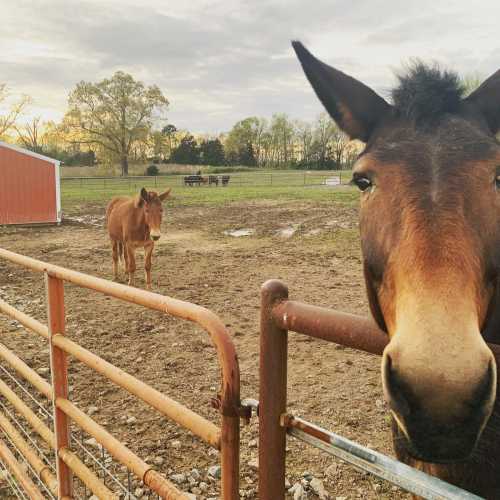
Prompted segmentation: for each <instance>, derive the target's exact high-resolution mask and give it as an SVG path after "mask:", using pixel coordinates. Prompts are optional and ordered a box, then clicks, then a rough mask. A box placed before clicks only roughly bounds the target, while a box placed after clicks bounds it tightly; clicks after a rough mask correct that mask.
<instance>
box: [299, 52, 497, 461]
mask: <svg viewBox="0 0 500 500" xmlns="http://www.w3.org/2000/svg"><path fill="white" fill-rule="evenodd" d="M294 48H295V50H296V52H297V55H298V57H299V59H300V61H301V63H302V66H303V68H304V71H305V73H306V75H307V77H308V79H309V81H310V82H311V84H312V86H313V88H314V90H315V91H316V93H317V95H318V97H319V98H320V100H321V101H322V103H323V104H324V105H325V107H326V108H327V110H328V111H329V113H330V115H331V116H332V118H333V119H334V120H335V121H336V122H337V124H338V125H339V126H340V127H341V128H342V129H343V130H344V131H345V132H346V133H347V134H348V135H349V136H350V137H351V138H356V139H359V140H361V141H363V142H365V143H366V147H365V149H364V151H363V152H362V154H361V155H360V156H359V158H358V160H357V162H356V164H355V166H354V169H353V182H354V184H356V185H357V186H358V187H359V189H360V190H361V191H362V193H361V218H360V231H361V245H362V252H363V259H364V274H365V281H366V287H367V290H368V298H369V302H370V307H371V310H372V313H373V315H374V317H375V320H376V321H377V323H378V324H379V326H380V327H381V328H382V329H384V330H385V331H386V332H387V334H388V335H389V338H390V342H389V344H388V346H387V348H386V349H385V352H384V355H383V360H382V381H383V387H384V392H385V396H386V399H387V400H388V403H389V405H390V408H391V411H392V413H393V415H394V417H395V420H396V422H397V424H398V427H399V430H400V431H401V434H402V438H401V439H402V440H403V441H404V445H405V447H406V449H407V451H408V452H409V453H410V454H412V455H413V456H415V457H416V458H420V459H423V460H426V461H431V462H446V461H456V460H461V459H464V458H466V457H467V456H469V455H470V453H471V452H472V451H473V449H474V447H475V444H476V443H477V440H478V438H479V436H480V434H481V431H482V429H483V428H484V426H485V425H486V422H487V420H488V418H489V416H490V414H491V411H492V408H493V404H494V401H495V392H496V364H495V360H494V357H493V356H492V353H491V351H490V349H489V348H488V346H487V344H486V342H485V340H484V336H485V335H487V334H486V333H485V332H487V331H491V330H495V328H497V330H496V332H498V333H497V335H498V334H500V323H498V322H497V319H496V318H495V317H494V316H495V314H494V311H495V309H497V310H498V308H499V307H500V304H499V305H495V300H496V291H497V284H498V283H499V270H500V224H499V223H500V221H499V215H500V146H499V144H498V142H497V141H496V140H495V134H496V133H497V132H498V131H499V128H500V71H498V72H497V73H495V74H494V75H493V76H492V77H490V78H489V79H488V80H487V81H486V82H484V83H483V84H482V85H481V86H480V87H479V88H478V89H477V90H476V91H474V92H473V93H472V94H471V95H470V96H469V97H467V98H465V99H464V98H462V91H461V85H460V80H459V79H458V77H457V76H456V75H454V74H452V73H447V72H445V73H442V72H440V71H439V70H438V69H437V68H435V67H434V68H429V67H426V66H424V65H421V64H416V65H414V66H413V67H412V68H411V69H410V71H409V73H408V75H406V76H401V77H400V85H399V87H398V88H397V89H396V90H394V91H393V93H392V98H393V104H392V105H390V104H388V103H387V102H386V101H385V100H384V99H382V98H381V97H380V96H378V95H377V94H376V93H375V92H374V91H373V90H371V89H370V88H368V87H366V86H365V85H364V84H362V83H361V82H359V81H357V80H355V79H353V78H351V77H349V76H347V75H345V74H344V73H341V72H340V71H337V70H336V69H334V68H331V67H329V66H327V65H326V64H324V63H322V62H321V61H319V60H317V59H316V58H314V57H313V56H312V55H311V54H310V53H309V52H308V51H307V50H306V49H305V48H304V47H303V46H302V45H301V44H299V43H294ZM494 323H495V324H494ZM488 335H489V333H488Z"/></svg>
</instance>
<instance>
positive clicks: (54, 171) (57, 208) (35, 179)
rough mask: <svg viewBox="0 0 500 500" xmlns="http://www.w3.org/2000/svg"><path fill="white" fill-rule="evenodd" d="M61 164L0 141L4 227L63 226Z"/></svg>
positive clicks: (0, 204) (0, 210) (1, 219)
mask: <svg viewBox="0 0 500 500" xmlns="http://www.w3.org/2000/svg"><path fill="white" fill-rule="evenodd" d="M61 215H62V214H61V184H60V176H59V161H58V160H54V159H52V158H49V157H47V156H43V155H39V154H37V153H33V152H32V151H28V150H27V149H22V148H18V147H17V146H13V145H11V144H7V143H5V142H1V141H0V224H36V223H58V222H61Z"/></svg>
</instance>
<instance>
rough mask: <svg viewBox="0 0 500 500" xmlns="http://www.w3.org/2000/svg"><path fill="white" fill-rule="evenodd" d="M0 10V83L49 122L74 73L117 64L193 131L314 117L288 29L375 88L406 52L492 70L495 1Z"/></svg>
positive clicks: (57, 114) (98, 72)
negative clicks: (158, 93) (279, 116)
mask: <svg viewBox="0 0 500 500" xmlns="http://www.w3.org/2000/svg"><path fill="white" fill-rule="evenodd" d="M479 5H480V8H479ZM0 18H1V20H2V23H1V29H0V83H6V84H7V85H8V86H9V88H10V89H11V92H12V96H13V97H15V96H16V95H20V94H28V95H30V96H31V97H32V98H33V104H32V106H31V108H30V109H29V110H28V112H27V114H26V115H25V117H24V118H25V119H29V118H30V117H33V116H41V117H42V119H44V120H48V119H53V120H59V119H60V118H61V117H62V116H63V113H64V111H65V109H66V106H67V98H68V94H69V92H70V91H71V90H72V89H73V88H74V87H75V85H76V83H78V82H79V81H81V80H85V81H91V82H97V81H99V80H102V79H103V78H107V77H110V76H111V75H112V74H113V73H114V72H115V71H117V70H123V71H126V72H128V73H130V74H132V75H133V76H134V78H136V79H138V80H141V81H143V82H144V83H145V84H147V85H151V84H156V85H158V86H159V87H160V88H161V90H162V91H163V93H164V95H165V96H166V97H167V98H168V100H169V102H170V106H169V111H168V114H167V116H168V121H169V122H170V123H173V124H175V125H176V126H177V127H178V128H183V129H188V130H190V131H192V132H196V133H207V134H218V133H220V132H225V131H227V130H229V129H230V128H231V127H232V125H233V124H234V123H235V122H237V121H238V120H241V119H243V118H246V117H248V116H263V117H267V118H270V117H271V116H272V114H273V113H282V112H284V113H287V114H288V115H289V116H290V117H292V118H295V119H302V120H313V119H314V118H315V117H316V116H317V115H318V113H319V112H321V110H322V108H321V105H320V104H319V102H318V101H317V99H316V97H315V95H314V93H313V91H312V89H311V88H310V87H309V84H308V83H307V81H306V79H305V76H304V75H303V73H302V70H301V69H300V66H299V63H298V61H297V59H296V57H295V55H294V53H293V51H292V48H291V46H290V40H293V39H298V40H301V41H302V42H303V43H304V44H305V45H306V46H307V47H308V48H309V49H310V50H311V51H312V52H313V53H314V54H315V55H316V56H317V57H319V58H320V59H322V60H323V61H325V62H327V63H328V64H330V65H332V66H335V67H337V68H338V69H340V70H342V71H344V72H345V73H348V74H350V75H351V76H354V77H355V78H358V79H360V80H362V81H363V82H364V83H366V84H367V85H369V86H371V87H372V88H374V89H375V90H376V91H377V92H379V93H380V94H381V95H382V96H384V97H387V96H388V95H389V92H390V89H391V87H392V86H393V85H394V83H395V76H394V75H395V72H397V71H400V70H401V68H402V67H403V65H404V64H405V63H407V62H408V61H409V60H411V59H412V58H416V57H417V58H420V59H422V60H424V61H429V62H438V63H439V64H440V65H442V66H443V67H446V68H449V69H454V70H456V71H458V72H460V73H461V74H469V75H479V76H482V77H488V76H489V75H491V74H492V73H494V72H495V71H496V70H497V69H499V68H500V34H499V30H498V20H499V19H500V1H498V0H482V1H481V2H480V3H474V2H471V1H470V0H467V1H464V0H455V1H442V0H419V1H413V0H404V1H400V0H384V1H379V0H308V1H304V0H234V1H229V0H182V1H179V0H177V1H172V0H142V1H140V2H137V1H136V0H134V1H131V0H83V1H78V2H76V1H72V0H53V1H37V0H31V1H26V0H16V1H15V2H14V1H12V0H0Z"/></svg>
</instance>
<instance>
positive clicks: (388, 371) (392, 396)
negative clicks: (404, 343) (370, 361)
mask: <svg viewBox="0 0 500 500" xmlns="http://www.w3.org/2000/svg"><path fill="white" fill-rule="evenodd" d="M382 373H383V386H384V393H385V397H386V399H387V402H388V403H389V406H390V407H391V408H392V410H393V411H395V412H396V413H398V414H399V415H401V416H403V417H404V416H406V415H408V414H409V413H410V405H409V401H408V397H407V395H406V392H407V391H406V390H405V388H404V386H403V384H402V380H401V379H400V377H398V374H397V372H396V371H395V370H394V368H393V362H392V359H391V357H390V355H389V354H388V353H385V354H384V357H383V359H382Z"/></svg>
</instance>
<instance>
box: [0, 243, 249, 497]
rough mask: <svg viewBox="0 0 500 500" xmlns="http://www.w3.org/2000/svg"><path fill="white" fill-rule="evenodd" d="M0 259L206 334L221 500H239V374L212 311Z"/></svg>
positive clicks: (30, 262)
mask: <svg viewBox="0 0 500 500" xmlns="http://www.w3.org/2000/svg"><path fill="white" fill-rule="evenodd" d="M0 258H4V259H6V260H8V261H10V262H13V263H15V264H18V265H21V266H23V267H26V268H29V269H32V270H34V271H38V272H42V273H46V274H47V275H48V276H50V277H52V278H56V279H60V280H64V281H68V282H70V283H73V284H75V285H78V286H81V287H84V288H88V289H91V290H95V291H97V292H100V293H103V294H105V295H109V296H112V297H115V298H118V299H121V300H124V301H127V302H130V303H133V304H137V305H141V306H144V307H147V308H150V309H153V310H157V311H161V312H163V313H167V314H170V315H172V316H175V317H178V318H182V319H186V320H189V321H192V322H194V323H196V324H198V325H199V326H201V327H202V328H203V329H204V330H205V331H206V332H207V333H208V334H209V336H210V338H211V340H212V343H213V344H214V346H215V348H216V350H217V356H218V360H219V365H220V368H221V378H222V384H221V394H220V405H219V408H220V412H221V415H222V418H221V420H222V423H221V427H222V429H221V434H220V435H221V437H220V450H221V468H222V498H223V499H224V500H234V499H237V498H239V446H240V427H239V425H240V422H239V419H240V410H241V407H240V372H239V365H238V358H237V355H236V350H235V347H234V344H233V342H232V339H231V337H230V335H229V333H228V332H227V330H226V328H225V326H224V324H223V323H222V322H221V320H220V319H219V318H218V317H217V316H216V315H215V314H214V313H213V312H212V311H210V310H208V309H206V308H204V307H201V306H198V305H195V304H191V303H189V302H184V301H181V300H177V299H174V298H171V297H166V296H162V295H159V294H156V293H152V292H149V291H145V290H140V289H137V288H132V287H129V286H125V285H121V284H118V283H113V282H110V281H107V280H104V279H101V278H96V277H94V276H89V275H86V274H83V273H79V272H77V271H72V270H69V269H65V268H63V267H60V266H55V265H52V264H48V263H46V262H42V261H39V260H36V259H32V258H30V257H26V256H23V255H19V254H16V253H14V252H10V251H8V250H5V249H1V248H0ZM16 319H18V320H19V321H21V319H22V320H27V318H24V317H23V316H22V313H21V314H18V315H17V318H16ZM23 324H25V323H23ZM29 324H31V326H33V327H34V328H33V329H34V330H35V331H37V333H39V334H42V335H43V333H44V330H43V329H40V328H39V324H38V322H36V321H29ZM26 326H27V325H26Z"/></svg>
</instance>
